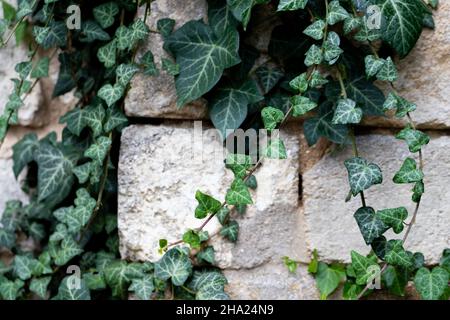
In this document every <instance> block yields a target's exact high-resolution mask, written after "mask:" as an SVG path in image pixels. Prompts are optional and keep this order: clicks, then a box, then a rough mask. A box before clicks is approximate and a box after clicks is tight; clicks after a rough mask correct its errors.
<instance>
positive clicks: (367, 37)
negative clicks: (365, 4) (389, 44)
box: [354, 16, 381, 42]
mask: <svg viewBox="0 0 450 320" xmlns="http://www.w3.org/2000/svg"><path fill="white" fill-rule="evenodd" d="M359 20H360V22H359V30H358V32H357V33H356V34H355V35H354V39H355V40H357V41H360V42H366V41H369V42H370V41H375V40H378V39H380V38H381V32H380V30H379V29H369V22H368V21H367V17H366V16H364V17H361V18H359Z"/></svg>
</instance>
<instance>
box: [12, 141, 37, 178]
mask: <svg viewBox="0 0 450 320" xmlns="http://www.w3.org/2000/svg"><path fill="white" fill-rule="evenodd" d="M38 148H39V141H38V138H37V136H36V134H35V133H28V134H26V135H25V136H23V138H22V139H21V140H20V141H19V142H17V143H16V144H15V145H14V146H13V160H14V165H13V171H14V175H15V177H16V178H17V177H18V176H19V174H20V172H22V170H23V168H25V166H26V165H27V164H28V163H30V162H31V161H33V160H34V154H35V151H36V150H37V149H38Z"/></svg>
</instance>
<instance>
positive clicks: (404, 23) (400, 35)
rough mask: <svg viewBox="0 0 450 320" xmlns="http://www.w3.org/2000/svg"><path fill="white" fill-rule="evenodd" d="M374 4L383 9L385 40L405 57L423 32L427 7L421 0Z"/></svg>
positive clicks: (383, 0) (382, 27) (384, 0)
mask: <svg viewBox="0 0 450 320" xmlns="http://www.w3.org/2000/svg"><path fill="white" fill-rule="evenodd" d="M373 4H375V5H377V6H379V8H380V9H381V16H382V17H383V20H384V23H382V25H381V33H382V35H383V40H384V41H386V42H388V43H389V44H390V45H391V47H393V48H394V49H395V50H396V51H397V53H398V54H399V55H400V56H401V57H402V58H403V57H405V56H406V55H407V54H408V53H409V52H410V51H411V49H412V48H413V47H414V45H415V44H416V41H417V39H418V38H419V36H420V34H421V32H422V23H423V19H424V16H425V14H426V13H427V11H428V10H427V8H426V6H425V5H424V4H423V2H422V1H421V0H376V1H374V3H373Z"/></svg>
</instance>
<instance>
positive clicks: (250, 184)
mask: <svg viewBox="0 0 450 320" xmlns="http://www.w3.org/2000/svg"><path fill="white" fill-rule="evenodd" d="M245 185H246V186H247V187H249V188H250V189H252V190H256V188H257V187H258V183H257V181H256V177H255V176H254V175H251V176H250V177H248V179H247V180H246V181H245Z"/></svg>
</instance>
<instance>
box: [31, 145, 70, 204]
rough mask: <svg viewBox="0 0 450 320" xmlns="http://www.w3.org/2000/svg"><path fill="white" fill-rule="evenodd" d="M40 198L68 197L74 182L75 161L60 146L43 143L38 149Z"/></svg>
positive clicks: (60, 198) (59, 198)
mask: <svg viewBox="0 0 450 320" xmlns="http://www.w3.org/2000/svg"><path fill="white" fill-rule="evenodd" d="M36 160H37V163H38V168H39V170H38V200H39V201H42V200H44V199H46V198H48V197H49V196H51V197H52V198H53V200H55V199H58V200H62V199H63V198H65V197H66V195H67V194H68V192H69V191H70V188H71V187H72V184H73V180H74V179H73V175H72V170H73V167H74V165H73V162H72V160H71V159H70V158H69V157H68V156H67V155H66V154H65V152H64V150H62V149H61V148H60V147H55V146H53V145H51V144H49V143H42V144H41V145H40V147H39V149H38V150H37V157H36Z"/></svg>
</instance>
